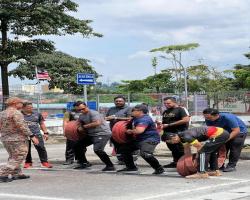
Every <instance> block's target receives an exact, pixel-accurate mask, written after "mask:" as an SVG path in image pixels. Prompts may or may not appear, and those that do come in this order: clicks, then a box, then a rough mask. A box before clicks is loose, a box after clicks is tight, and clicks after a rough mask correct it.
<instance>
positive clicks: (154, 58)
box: [151, 57, 158, 75]
mask: <svg viewBox="0 0 250 200" xmlns="http://www.w3.org/2000/svg"><path fill="white" fill-rule="evenodd" d="M151 61H152V67H153V69H154V75H156V67H157V64H158V62H157V58H156V57H153V58H152V60H151Z"/></svg>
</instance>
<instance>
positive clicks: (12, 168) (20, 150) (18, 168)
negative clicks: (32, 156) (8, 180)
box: [0, 141, 28, 176]
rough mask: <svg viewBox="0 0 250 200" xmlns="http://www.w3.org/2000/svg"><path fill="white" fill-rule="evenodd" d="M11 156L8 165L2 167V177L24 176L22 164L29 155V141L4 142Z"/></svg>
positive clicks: (0, 169)
mask: <svg viewBox="0 0 250 200" xmlns="http://www.w3.org/2000/svg"><path fill="white" fill-rule="evenodd" d="M2 143H3V145H4V147H5V149H6V150H7V152H8V154H9V158H8V162H7V164H6V165H4V166H1V167H0V176H8V175H9V174H11V175H16V174H22V164H23V161H24V160H25V158H26V156H27V153H28V141H2Z"/></svg>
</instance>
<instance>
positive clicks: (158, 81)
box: [144, 72, 173, 93]
mask: <svg viewBox="0 0 250 200" xmlns="http://www.w3.org/2000/svg"><path fill="white" fill-rule="evenodd" d="M171 78H172V76H171V73H170V72H162V73H159V74H156V75H154V76H149V77H147V78H146V79H145V80H144V81H145V83H146V88H150V89H153V91H154V90H155V91H156V93H160V92H161V91H162V90H163V89H165V90H166V89H169V88H172V86H173V84H172V82H171Z"/></svg>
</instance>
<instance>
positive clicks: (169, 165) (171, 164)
mask: <svg viewBox="0 0 250 200" xmlns="http://www.w3.org/2000/svg"><path fill="white" fill-rule="evenodd" d="M176 165H177V163H176V162H171V163H169V164H167V165H163V167H164V168H176Z"/></svg>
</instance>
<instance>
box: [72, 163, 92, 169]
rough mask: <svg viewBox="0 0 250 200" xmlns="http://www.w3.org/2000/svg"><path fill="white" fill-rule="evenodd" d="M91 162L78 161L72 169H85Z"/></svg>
mask: <svg viewBox="0 0 250 200" xmlns="http://www.w3.org/2000/svg"><path fill="white" fill-rule="evenodd" d="M91 166H92V164H91V163H89V162H87V163H79V164H77V165H76V166H75V167H74V168H73V169H86V168H88V167H91Z"/></svg>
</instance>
